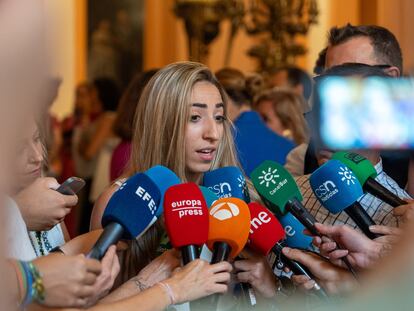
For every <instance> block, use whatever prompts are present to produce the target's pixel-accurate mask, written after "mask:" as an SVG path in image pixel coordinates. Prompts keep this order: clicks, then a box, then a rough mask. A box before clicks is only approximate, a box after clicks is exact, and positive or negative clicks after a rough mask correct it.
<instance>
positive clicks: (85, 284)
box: [33, 254, 102, 308]
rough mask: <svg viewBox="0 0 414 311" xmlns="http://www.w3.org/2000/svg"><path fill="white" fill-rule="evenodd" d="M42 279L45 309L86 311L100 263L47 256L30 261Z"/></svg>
mask: <svg viewBox="0 0 414 311" xmlns="http://www.w3.org/2000/svg"><path fill="white" fill-rule="evenodd" d="M33 264H34V265H35V267H36V268H37V269H38V270H39V272H40V274H41V275H42V280H43V286H44V288H45V300H44V302H43V304H44V305H46V306H49V307H61V308H64V307H81V308H83V307H85V306H87V304H88V299H89V298H90V297H92V296H94V295H95V290H96V288H95V286H94V284H95V282H96V280H97V278H98V276H99V274H100V273H101V270H102V269H101V263H100V262H99V261H97V260H95V259H87V258H85V256H84V255H77V256H66V255H62V254H49V255H47V256H43V257H39V258H37V259H35V260H34V261H33Z"/></svg>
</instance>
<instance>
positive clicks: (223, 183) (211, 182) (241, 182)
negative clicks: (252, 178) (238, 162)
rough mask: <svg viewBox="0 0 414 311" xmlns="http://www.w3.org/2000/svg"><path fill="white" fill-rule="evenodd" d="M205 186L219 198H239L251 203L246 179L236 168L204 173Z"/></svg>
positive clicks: (230, 167) (229, 167) (227, 167)
mask: <svg viewBox="0 0 414 311" xmlns="http://www.w3.org/2000/svg"><path fill="white" fill-rule="evenodd" d="M203 186H204V187H207V188H208V189H210V190H211V191H212V192H213V193H214V194H215V195H216V196H218V197H219V198H230V197H233V198H239V199H241V200H243V201H245V202H246V203H249V202H250V196H249V191H248V188H247V184H246V179H245V178H244V175H243V173H242V171H241V170H240V169H239V168H238V167H236V166H226V167H222V168H219V169H216V170H213V171H209V172H206V173H204V176H203Z"/></svg>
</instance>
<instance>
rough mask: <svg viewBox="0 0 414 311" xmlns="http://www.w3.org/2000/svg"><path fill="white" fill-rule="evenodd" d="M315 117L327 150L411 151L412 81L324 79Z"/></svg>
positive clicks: (413, 118)
mask: <svg viewBox="0 0 414 311" xmlns="http://www.w3.org/2000/svg"><path fill="white" fill-rule="evenodd" d="M314 117H316V119H314V121H315V125H316V126H315V130H316V136H317V137H318V139H319V143H320V144H321V145H322V146H324V147H327V148H329V149H333V150H340V149H346V150H349V149H381V150H410V149H414V80H413V79H410V78H382V77H369V78H364V79H362V78H345V77H327V78H324V79H322V80H320V81H318V83H317V85H316V96H315V102H314Z"/></svg>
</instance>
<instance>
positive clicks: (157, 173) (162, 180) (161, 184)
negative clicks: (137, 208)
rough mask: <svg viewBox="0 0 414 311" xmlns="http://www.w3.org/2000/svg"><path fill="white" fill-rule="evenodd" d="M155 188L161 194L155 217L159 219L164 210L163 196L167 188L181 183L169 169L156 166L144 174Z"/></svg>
mask: <svg viewBox="0 0 414 311" xmlns="http://www.w3.org/2000/svg"><path fill="white" fill-rule="evenodd" d="M144 174H145V175H147V176H148V177H149V178H150V179H151V180H152V181H153V182H154V183H155V184H156V185H157V186H158V189H159V190H160V192H161V202H160V204H159V205H158V209H157V211H156V213H155V216H157V218H159V217H160V216H161V215H162V213H163V211H164V209H163V206H164V194H165V191H167V189H168V188H170V187H171V186H174V185H178V184H180V183H181V180H180V178H178V176H177V175H176V174H175V173H174V172H173V171H172V170H170V169H168V168H166V167H165V166H162V165H156V166H153V167H151V168H150V169H148V170H147V171H146V172H145V173H144Z"/></svg>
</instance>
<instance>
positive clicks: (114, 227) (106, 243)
mask: <svg viewBox="0 0 414 311" xmlns="http://www.w3.org/2000/svg"><path fill="white" fill-rule="evenodd" d="M123 234H124V228H123V227H122V226H121V225H120V224H118V223H116V222H111V223H110V224H109V225H107V226H105V228H104V230H103V232H102V234H101V236H100V237H99V239H98V241H96V243H95V245H94V246H93V247H92V249H91V251H90V252H89V253H88V255H87V256H86V257H87V258H93V259H97V260H101V259H102V257H103V256H105V253H106V251H107V250H108V248H109V247H110V246H111V245H114V244H116V243H118V241H119V240H120V239H121V237H122V235H123Z"/></svg>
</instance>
